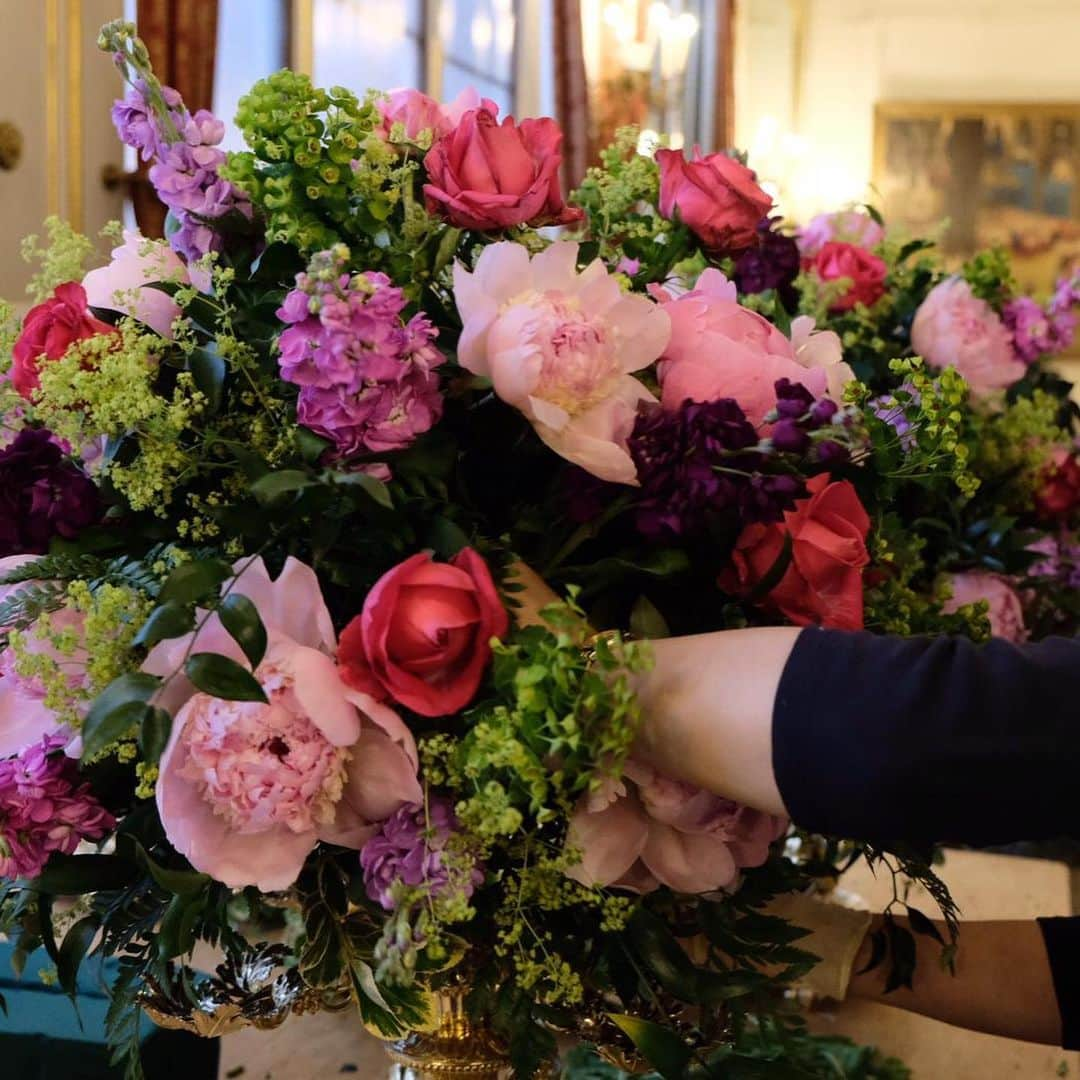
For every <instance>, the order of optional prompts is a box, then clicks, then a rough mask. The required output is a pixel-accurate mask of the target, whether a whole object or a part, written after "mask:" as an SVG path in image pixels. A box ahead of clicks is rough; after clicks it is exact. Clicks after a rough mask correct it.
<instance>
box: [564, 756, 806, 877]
mask: <svg viewBox="0 0 1080 1080" xmlns="http://www.w3.org/2000/svg"><path fill="white" fill-rule="evenodd" d="M786 829H787V822H786V821H785V820H784V819H783V818H777V817H773V816H772V815H770V814H763V813H760V812H758V811H757V810H751V809H750V808H749V807H746V806H740V805H739V804H737V803H733V802H731V801H730V800H729V799H723V798H720V797H719V796H717V795H712V794H710V793H709V792H707V791H703V790H701V789H700V788H695V787H691V786H690V785H689V784H683V783H680V782H679V781H677V780H672V779H670V778H669V777H666V776H663V775H662V774H661V773H658V772H657V771H656V770H655V769H653V768H652V767H651V766H649V765H647V764H645V763H643V762H638V761H634V760H631V761H628V762H627V764H626V769H625V774H624V778H623V779H622V780H621V781H619V782H608V783H607V784H606V785H605V786H604V787H602V788H601V789H600V790H599V791H596V792H593V793H592V794H590V795H587V796H585V797H584V798H583V799H582V801H581V803H580V804H579V805H578V808H577V810H576V811H575V812H574V815H573V817H572V818H571V819H570V829H569V834H568V841H569V843H570V845H571V846H572V847H574V848H575V849H577V850H579V851H580V852H581V862H580V863H578V865H577V866H575V867H573V868H572V869H571V870H570V872H569V874H570V877H572V878H573V879H574V880H575V881H580V882H581V883H582V884H583V885H588V886H598V887H601V888H606V887H613V888H619V889H629V890H631V891H632V892H639V893H644V892H651V891H652V890H654V889H658V888H659V887H660V886H661V885H666V886H667V887H668V888H669V889H674V890H675V891H676V892H681V893H691V894H696V893H708V892H715V891H716V890H717V889H724V888H729V887H730V886H732V885H733V884H734V883H735V879H736V876H737V874H738V871H739V870H740V869H741V868H742V867H747V866H760V865H761V864H762V863H764V862H765V860H766V859H767V858H768V857H769V846H770V845H771V844H772V842H773V841H774V840H776V839H778V838H779V837H780V836H782V835H783V834H784V832H785V831H786Z"/></svg>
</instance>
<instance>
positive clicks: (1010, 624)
mask: <svg viewBox="0 0 1080 1080" xmlns="http://www.w3.org/2000/svg"><path fill="white" fill-rule="evenodd" d="M949 584H950V585H951V587H952V596H951V597H950V598H949V600H948V602H947V603H946V604H945V606H944V608H943V610H944V611H946V612H948V613H949V614H952V613H954V612H955V611H956V610H957V609H958V608H960V607H961V606H962V605H964V604H975V603H978V601H980V600H985V601H986V602H987V603H988V604H989V605H990V632H991V633H992V634H993V635H994V637H997V638H1004V640H1005V641H1012V642H1016V643H1020V642H1022V641H1026V640H1027V636H1028V631H1027V627H1026V626H1025V625H1024V606H1023V604H1022V603H1021V602H1020V596H1019V594H1018V593H1017V591H1016V590H1015V589H1014V588H1013V587H1012V584H1011V583H1010V581H1009V579H1008V578H1006V577H1002V576H1001V575H1000V574H992V573H989V572H988V571H983V570H969V571H967V572H966V573H963V574H953V575H952V577H951V579H950V581H949Z"/></svg>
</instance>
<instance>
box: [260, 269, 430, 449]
mask: <svg viewBox="0 0 1080 1080" xmlns="http://www.w3.org/2000/svg"><path fill="white" fill-rule="evenodd" d="M346 259H347V255H346V254H344V253H343V252H341V251H338V250H335V251H332V252H331V251H327V252H322V253H321V254H319V255H317V256H315V258H314V260H313V261H312V264H311V266H310V268H309V271H308V272H307V273H301V274H298V275H297V278H296V288H294V289H293V290H292V291H291V292H289V293H288V294H287V295H286V297H285V300H284V303H283V304H282V306H281V307H280V308H279V309H278V312H277V315H278V318H279V319H280V320H281V321H282V322H285V323H288V324H290V325H289V328H288V329H287V330H285V331H284V332H283V333H282V335H281V338H280V340H279V346H280V350H281V355H280V358H279V363H280V367H281V377H282V378H283V379H285V380H286V381H287V382H291V383H293V384H295V385H296V386H299V387H300V396H299V398H298V400H297V407H296V408H297V419H298V420H299V421H300V423H301V424H303V425H304V426H305V427H308V428H310V429H311V430H312V431H314V432H316V433H317V434H318V435H321V436H323V437H324V438H326V439H329V440H330V441H331V442H332V443H333V444H334V450H333V453H334V456H335V457H350V456H352V455H354V454H359V453H365V452H368V453H384V452H387V451H391V450H400V449H402V448H403V447H406V446H408V445H409V444H410V443H411V442H412V441H413V440H414V439H415V438H416V437H417V436H418V435H420V434H422V433H423V432H425V431H427V430H428V429H429V428H431V427H432V426H433V425H434V424H435V423H436V422H437V421H438V419H439V417H440V416H441V415H442V396H441V395H440V393H439V379H438V376H437V375H436V373H435V368H437V367H438V366H439V365H440V364H442V363H443V360H444V357H443V355H442V353H440V352H439V350H438V349H437V348H436V347H435V345H434V341H435V338H436V336H437V334H438V331H437V330H436V329H435V327H434V326H433V325H432V323H431V320H430V319H428V317H427V316H426V315H424V314H422V313H421V314H417V315H414V316H413V317H412V318H411V319H409V320H408V322H406V321H405V320H404V319H403V318H402V314H401V313H402V311H403V309H404V308H405V304H406V300H405V294H404V292H403V291H402V290H401V289H399V288H397V287H396V286H394V285H392V284H391V283H390V279H389V278H388V277H387V276H386V275H385V274H381V273H376V272H374V271H368V272H366V273H362V274H355V275H352V276H350V275H349V274H347V273H343V272H342V268H343V266H344V263H345V260H346Z"/></svg>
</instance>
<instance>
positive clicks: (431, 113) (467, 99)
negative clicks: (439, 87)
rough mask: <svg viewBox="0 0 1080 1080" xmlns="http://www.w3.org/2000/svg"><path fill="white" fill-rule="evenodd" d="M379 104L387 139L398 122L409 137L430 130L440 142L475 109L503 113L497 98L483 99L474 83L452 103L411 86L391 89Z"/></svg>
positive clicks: (434, 138) (380, 130)
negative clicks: (410, 87)
mask: <svg viewBox="0 0 1080 1080" xmlns="http://www.w3.org/2000/svg"><path fill="white" fill-rule="evenodd" d="M376 104H377V105H378V109H379V112H380V113H381V114H382V118H383V122H382V124H381V125H380V126H379V127H378V129H377V130H378V132H379V134H380V135H382V136H383V138H387V139H388V138H389V137H390V131H391V129H392V128H393V126H394V124H401V125H402V126H403V127H404V128H405V137H406V138H407V139H409V140H415V139H416V137H417V136H418V135H419V134H420V132H422V131H430V132H431V133H432V140H433V141H436V140H438V139H441V138H442V137H443V136H444V135H447V134H449V133H450V132H451V131H453V130H454V128H455V127H457V125H458V124H459V123H460V122H461V118H462V117H463V116H464V115H465V114H466V113H467V112H470V111H471V110H474V109H487V110H488V112H490V113H491V115H492V116H496V115H498V112H499V106H498V105H496V104H495V102H494V101H492V100H490V98H481V97H480V95H479V94H478V93H477V92H476V90H475V89H474V88H473V87H471V86H467V87H465V89H464V90H462V91H461V93H460V94H458V96H457V97H456V98H454V100H453V101H452V102H450V103H449V104H448V105H443V104H442V103H441V102H438V101H436V100H435V99H434V98H431V97H428V96H427V94H424V93H421V91H419V90H410V89H399V90H389V91H387V94H386V97H384V98H381V99H380V100H379V101H378V102H377V103H376Z"/></svg>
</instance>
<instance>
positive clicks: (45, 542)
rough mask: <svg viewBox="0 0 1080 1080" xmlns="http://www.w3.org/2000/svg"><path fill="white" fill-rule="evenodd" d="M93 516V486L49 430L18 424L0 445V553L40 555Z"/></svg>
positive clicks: (95, 497)
mask: <svg viewBox="0 0 1080 1080" xmlns="http://www.w3.org/2000/svg"><path fill="white" fill-rule="evenodd" d="M97 517H98V494H97V488H96V487H95V486H94V484H93V482H92V481H91V480H90V478H89V477H88V476H87V475H86V474H85V473H84V472H83V471H82V470H81V469H79V468H78V466H76V465H75V464H74V463H73V462H71V461H70V460H68V459H67V458H66V457H65V456H64V452H63V450H61V448H60V447H59V446H58V445H57V444H56V442H55V441H54V440H53V437H52V434H51V433H50V432H48V431H46V430H45V429H43V428H24V429H23V430H22V431H20V432H19V434H18V435H16V436H15V439H14V440H13V441H12V443H11V444H10V445H9V446H6V447H4V449H2V450H0V556H4V555H21V554H27V553H33V554H41V553H43V552H45V551H47V550H48V547H49V541H50V540H51V539H52V537H54V536H62V537H64V538H65V539H69V540H70V539H73V538H74V537H76V536H78V534H79V531H80V530H81V529H84V528H86V527H87V526H88V525H92V524H93V523H94V522H95V521H96V520H97Z"/></svg>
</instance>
